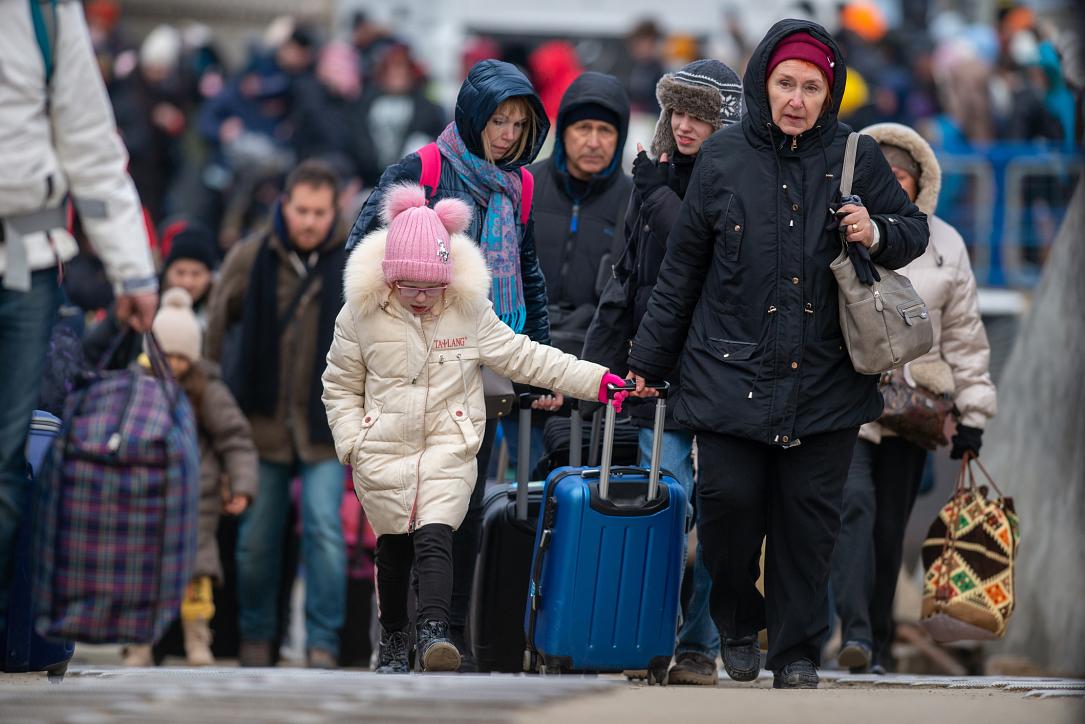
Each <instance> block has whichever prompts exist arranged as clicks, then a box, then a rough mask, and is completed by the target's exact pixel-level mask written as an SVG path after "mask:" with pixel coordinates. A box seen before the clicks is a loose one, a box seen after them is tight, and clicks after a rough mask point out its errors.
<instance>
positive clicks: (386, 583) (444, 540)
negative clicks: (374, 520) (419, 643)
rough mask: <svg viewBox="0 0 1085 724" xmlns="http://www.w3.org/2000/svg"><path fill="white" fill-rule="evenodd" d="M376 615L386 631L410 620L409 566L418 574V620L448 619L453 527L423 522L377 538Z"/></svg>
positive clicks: (397, 627)
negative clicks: (398, 532) (397, 533)
mask: <svg viewBox="0 0 1085 724" xmlns="http://www.w3.org/2000/svg"><path fill="white" fill-rule="evenodd" d="M376 565H377V617H378V618H379V619H380V622H381V626H383V627H384V630H385V631H402V630H405V629H406V628H407V626H408V624H409V623H410V620H411V617H410V612H409V611H408V610H407V594H408V589H409V588H410V585H411V568H412V566H413V568H414V571H415V572H416V573H417V576H418V617H417V621H418V623H420V624H421V623H424V622H426V621H445V622H447V621H448V609H449V603H450V601H451V598H452V528H451V526H447V525H444V524H442V523H432V524H430V525H424V526H422V527H421V528H419V529H418V530H416V531H415V532H414V533H402V534H399V535H382V536H380V537H379V538H377V554H376Z"/></svg>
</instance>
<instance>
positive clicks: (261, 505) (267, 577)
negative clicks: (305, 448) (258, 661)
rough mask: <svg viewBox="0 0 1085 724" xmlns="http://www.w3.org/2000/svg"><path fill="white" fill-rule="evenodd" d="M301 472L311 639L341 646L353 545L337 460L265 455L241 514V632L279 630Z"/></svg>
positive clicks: (271, 634) (266, 634) (250, 637)
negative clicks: (293, 488) (346, 538)
mask: <svg viewBox="0 0 1085 724" xmlns="http://www.w3.org/2000/svg"><path fill="white" fill-rule="evenodd" d="M295 475H297V476H299V477H301V561H302V566H303V568H304V572H305V638H306V646H307V647H308V648H309V649H310V650H312V649H323V650H325V651H329V652H331V653H332V654H334V655H338V653H339V629H341V628H342V627H343V618H344V614H345V610H346V603H347V553H346V547H345V545H344V543H343V524H342V522H341V520H340V518H339V507H340V505H341V504H342V502H343V490H344V488H343V466H342V465H340V464H339V461H338V460H322V461H321V462H318V463H300V464H299V465H298V466H297V467H295V466H293V465H281V464H278V463H270V462H267V461H266V460H261V461H260V492H259V493H258V494H257V495H256V499H255V500H253V501H252V505H251V506H249V508H248V510H246V511H245V513H244V514H243V515H242V516H241V524H240V526H239V528H238V539H237V598H238V604H239V607H240V609H241V613H240V628H241V638H242V639H244V640H245V641H272V640H274V639H275V635H276V633H277V631H278V620H277V619H278V602H279V576H280V572H281V569H282V558H283V534H284V532H285V527H286V520H287V516H288V515H289V512H290V483H291V481H292V480H293V479H294V477H295Z"/></svg>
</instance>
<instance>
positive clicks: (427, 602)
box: [323, 184, 624, 673]
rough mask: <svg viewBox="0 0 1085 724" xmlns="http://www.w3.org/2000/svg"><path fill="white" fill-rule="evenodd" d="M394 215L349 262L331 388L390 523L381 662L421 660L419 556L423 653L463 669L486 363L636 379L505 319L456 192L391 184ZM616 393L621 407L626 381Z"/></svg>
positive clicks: (382, 666)
mask: <svg viewBox="0 0 1085 724" xmlns="http://www.w3.org/2000/svg"><path fill="white" fill-rule="evenodd" d="M382 217H383V221H384V223H385V225H386V227H385V228H382V229H378V230H376V231H374V232H371V233H370V234H368V235H367V236H366V237H365V238H364V239H362V241H361V242H360V244H359V245H358V246H357V248H355V249H354V251H353V252H352V254H351V256H350V259H349V260H348V262H347V267H346V273H345V279H344V289H345V298H346V299H345V304H344V306H343V309H342V310H341V311H340V313H339V317H338V318H337V319H336V323H335V337H334V340H333V342H332V346H331V349H330V350H329V352H328V366H327V368H326V370H325V371H324V375H323V380H324V395H323V400H324V405H325V407H326V408H327V412H328V423H329V425H330V426H331V429H332V435H333V436H334V437H335V448H336V452H337V453H338V455H339V459H340V460H341V461H342V462H343V463H344V464H349V465H351V466H352V467H353V470H354V488H355V490H356V491H357V493H358V499H359V500H360V501H361V504H362V507H363V508H364V509H365V513H366V517H367V519H368V520H369V522H370V524H371V525H372V526H373V531H374V533H376V534H377V551H376V567H377V606H378V609H377V610H378V617H379V619H380V624H381V639H380V652H379V656H378V662H379V663H378V668H377V671H378V672H382V673H402V672H405V671H407V655H408V651H407V642H408V634H407V630H406V629H407V623H408V621H409V619H410V616H409V613H408V610H407V587H408V584H409V583H410V580H411V569H412V565H413V567H414V570H415V571H416V572H417V576H418V611H417V614H418V615H417V658H416V660H417V661H418V662H419V664H420V666H421V668H422V669H423V670H426V671H455V670H457V669H458V668H459V666H460V652H459V651H458V650H457V648H456V646H455V645H454V644H453V643H452V642H451V641H450V640H449V631H448V628H449V609H450V606H451V598H452V533H453V531H454V530H456V529H457V528H458V527H459V525H460V523H461V522H462V521H463V519H464V515H465V514H466V513H467V506H468V502H469V500H470V498H471V492H472V490H473V489H474V487H475V480H476V475H477V473H476V462H475V456H476V454H477V453H478V450H479V447H480V446H481V444H482V436H483V432H484V431H485V427H486V403H485V399H484V394H483V389H482V370H481V366H480V365H485V366H487V367H489V368H490V369H492V370H494V371H495V372H497V373H498V374H501V375H504V376H506V377H509V378H511V379H512V380H513V381H514V382H520V383H523V384H528V385H536V386H539V387H544V388H547V389H555V390H561V391H562V392H564V393H567V394H569V395H572V396H573V397H577V398H580V399H585V400H595V399H599V400H600V401H605V400H606V388H607V385H608V384H620V383H621V382H622V380H621V378H620V377H617V376H616V375H612V374H610V373H609V372H608V371H607V370H606V369H605V368H603V367H600V366H599V365H597V364H593V363H591V362H583V361H581V360H578V359H577V358H576V357H573V356H572V355H570V354H565V353H563V352H560V351H559V350H557V349H555V348H553V347H548V346H545V345H542V344H539V343H537V342H533V341H531V339H529V338H528V337H526V336H524V335H519V334H516V333H515V332H513V331H512V329H511V328H509V326H508V325H506V324H504V323H503V322H502V321H501V320H500V318H499V317H498V316H497V314H496V313H495V312H494V308H493V304H492V303H491V302H490V301H489V299H488V295H489V291H490V288H491V279H490V272H489V270H488V269H487V267H486V262H485V261H484V259H483V255H482V251H481V250H480V249H479V247H478V246H477V245H476V244H475V243H474V242H473V241H472V240H471V239H470V237H468V236H467V235H466V234H464V230H465V229H467V227H468V225H469V224H470V221H471V209H470V208H469V207H468V206H467V205H466V204H465V203H464V202H462V201H460V200H459V199H455V198H449V199H442V200H441V201H438V202H437V203H436V204H435V205H434V207H433V208H432V209H431V208H429V207H427V206H426V193H425V190H424V189H423V188H422V187H421V186H420V185H417V184H401V185H397V186H393V187H391V188H390V189H388V192H387V194H386V196H385V200H384V207H383V209H382ZM616 397H618V398H619V399H617V400H616V402H615V404H616V406H618V407H620V405H621V399H620V398H622V397H624V394H623V393H618V394H617V395H616Z"/></svg>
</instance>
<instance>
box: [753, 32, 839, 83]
mask: <svg viewBox="0 0 1085 724" xmlns="http://www.w3.org/2000/svg"><path fill="white" fill-rule="evenodd" d="M785 60H805V61H806V62H807V63H813V64H814V65H816V66H817V67H818V69H819V70H821V72H822V73H824V74H825V77H826V78H827V79H828V81H829V89H830V90H832V87H833V79H834V78H835V77H836V74H835V73H834V72H833V68H835V67H836V59H835V58H834V57H833V51H832V50H831V49H830V48H829V46H828V45H826V44H825V43H823V42H821V41H820V40H818V39H817V38H815V37H814V36H812V35H810V34H809V33H805V32H798V33H792V34H791V35H788V36H787V37H786V38H784V39H783V40H781V41H780V42H779V43H778V44H777V45H776V49H775V50H773V51H772V55H771V56H769V67H768V70H766V71H765V80H768V77H769V76H770V75H772V71H773V70H775V68H776V66H778V65H779V64H780V63H783V62H784V61H785Z"/></svg>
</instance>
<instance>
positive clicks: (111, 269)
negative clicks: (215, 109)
mask: <svg viewBox="0 0 1085 724" xmlns="http://www.w3.org/2000/svg"><path fill="white" fill-rule="evenodd" d="M55 52H56V70H55V71H54V73H53V87H52V91H51V93H50V106H51V121H52V126H53V144H54V146H55V149H56V154H57V158H58V160H59V163H60V167H61V169H62V170H63V172H64V175H65V177H66V178H67V180H68V184H69V187H70V189H71V193H72V196H73V198H74V199H75V204H76V209H77V210H78V211H79V215H80V220H81V221H82V223H83V228H84V229H85V230H86V232H87V236H88V238H89V239H90V241H91V243H92V244H93V245H94V249H95V251H97V252H98V255H99V256H100V257H101V259H102V263H103V264H104V265H105V269H106V273H107V274H108V276H109V279H110V281H111V282H112V283H113V286H114V288H115V290H116V291H118V292H134V291H146V290H153V289H154V288H156V287H157V280H156V277H155V271H154V262H153V259H152V257H151V249H150V244H149V243H148V240H147V229H146V227H145V226H144V222H143V213H142V207H141V205H140V201H139V196H138V194H137V193H136V187H135V185H134V184H133V183H132V179H131V177H130V176H129V175H128V171H127V167H128V153H127V151H126V150H125V148H124V144H123V143H122V142H121V139H120V136H119V135H118V134H117V126H116V122H115V121H114V118H113V109H112V107H111V106H110V103H109V97H108V96H107V94H106V89H105V84H104V83H103V81H102V77H101V74H100V72H99V70H98V63H97V61H96V59H95V57H94V51H93V49H92V47H91V41H90V32H89V31H88V29H87V25H86V20H85V19H84V17H83V8H82V5H81V4H80V3H74V2H65V3H58V4H57V48H56V51H55Z"/></svg>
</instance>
